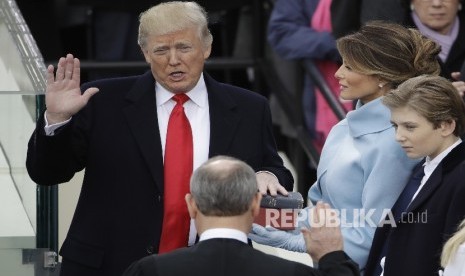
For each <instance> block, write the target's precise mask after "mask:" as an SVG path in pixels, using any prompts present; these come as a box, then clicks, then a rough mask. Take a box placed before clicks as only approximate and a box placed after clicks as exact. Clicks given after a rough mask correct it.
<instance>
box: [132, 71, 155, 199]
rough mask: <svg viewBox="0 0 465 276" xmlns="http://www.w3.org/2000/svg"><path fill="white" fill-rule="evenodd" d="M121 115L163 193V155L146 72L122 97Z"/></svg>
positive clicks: (149, 75)
mask: <svg viewBox="0 0 465 276" xmlns="http://www.w3.org/2000/svg"><path fill="white" fill-rule="evenodd" d="M126 100H127V101H128V105H127V106H126V107H124V114H125V115H126V119H127V121H128V124H129V127H130V129H131V132H132V134H133V135H134V138H135V139H136V141H137V144H138V145H139V149H140V151H141V153H142V156H143V157H144V159H145V162H147V166H148V167H149V169H150V172H151V173H152V177H153V180H154V181H155V183H156V184H157V186H158V189H159V191H160V193H161V194H163V155H162V151H161V141H160V131H159V128H158V118H157V109H156V99H155V81H154V79H153V76H152V73H151V72H150V71H149V72H147V73H145V74H144V75H142V76H141V77H140V78H139V79H138V80H137V81H136V82H135V83H134V85H133V87H132V89H131V90H130V91H129V92H128V94H127V96H126Z"/></svg>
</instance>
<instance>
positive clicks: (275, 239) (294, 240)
mask: <svg viewBox="0 0 465 276" xmlns="http://www.w3.org/2000/svg"><path fill="white" fill-rule="evenodd" d="M248 236H249V239H251V240H253V241H254V242H256V243H259V244H264V245H269V246H273V247H279V248H283V249H286V250H290V251H295V252H306V251H307V248H306V246H305V240H304V236H303V235H302V233H301V232H300V230H296V231H282V230H278V229H276V228H273V227H270V226H267V227H266V228H265V227H263V226H261V225H258V224H255V223H254V224H253V227H252V231H251V232H250V233H249V235H248Z"/></svg>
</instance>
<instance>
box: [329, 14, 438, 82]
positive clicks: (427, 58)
mask: <svg viewBox="0 0 465 276" xmlns="http://www.w3.org/2000/svg"><path fill="white" fill-rule="evenodd" d="M337 48H338V50H339V52H340V54H341V56H342V58H343V60H344V63H345V64H346V65H348V66H349V67H351V69H352V70H354V71H355V72H358V73H361V74H364V75H372V76H377V77H379V78H380V79H382V80H384V81H386V82H387V84H389V85H390V87H391V88H396V87H397V86H398V85H399V84H401V83H402V82H404V81H405V80H407V79H409V78H412V77H415V76H419V75H423V74H430V75H438V74H439V72H440V65H439V62H438V54H439V52H440V51H441V48H440V46H439V45H438V44H436V43H435V42H434V41H432V40H430V39H428V38H426V37H425V36H423V35H422V34H421V33H420V32H419V31H418V30H415V29H408V28H406V27H404V26H402V25H399V24H395V23H389V22H384V21H371V22H368V23H367V24H366V25H364V26H362V27H361V28H360V30H359V31H358V32H356V33H353V34H350V35H347V36H344V37H342V38H340V39H338V40H337Z"/></svg>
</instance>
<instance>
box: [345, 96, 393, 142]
mask: <svg viewBox="0 0 465 276" xmlns="http://www.w3.org/2000/svg"><path fill="white" fill-rule="evenodd" d="M390 116H391V113H390V111H389V109H388V108H387V107H386V106H384V105H383V103H382V102H381V98H378V99H375V100H373V101H371V102H369V103H367V104H364V105H362V104H361V102H360V101H359V102H358V103H357V107H356V109H355V110H352V111H350V112H349V113H347V116H346V120H347V124H348V126H349V133H350V135H351V136H352V137H354V138H357V137H359V136H362V135H365V134H368V133H375V132H381V131H383V130H386V129H388V128H391V127H392V124H391V122H390ZM392 139H394V137H392Z"/></svg>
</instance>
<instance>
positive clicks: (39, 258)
mask: <svg viewBox="0 0 465 276" xmlns="http://www.w3.org/2000/svg"><path fill="white" fill-rule="evenodd" d="M49 257H51V258H49ZM54 260H56V258H55V257H54V256H52V255H50V252H49V251H48V250H47V249H42V248H32V249H0V272H1V275H21V276H29V275H31V276H32V275H34V276H58V275H59V270H60V269H59V267H60V266H59V264H55V263H54Z"/></svg>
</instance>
